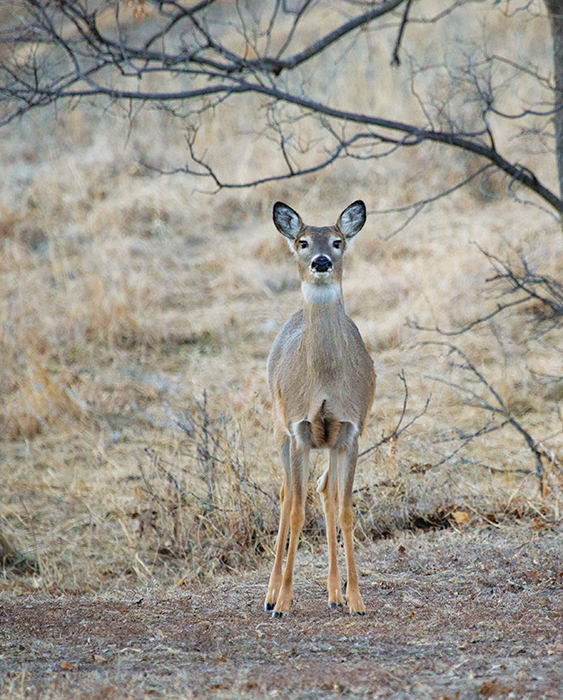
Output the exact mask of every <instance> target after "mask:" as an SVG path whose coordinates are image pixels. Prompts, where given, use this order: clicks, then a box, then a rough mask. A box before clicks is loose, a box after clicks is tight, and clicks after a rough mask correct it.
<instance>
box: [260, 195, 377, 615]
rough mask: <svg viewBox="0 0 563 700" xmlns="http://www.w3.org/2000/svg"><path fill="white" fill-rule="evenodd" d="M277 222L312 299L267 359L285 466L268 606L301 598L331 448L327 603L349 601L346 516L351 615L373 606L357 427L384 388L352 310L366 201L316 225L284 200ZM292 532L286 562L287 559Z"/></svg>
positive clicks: (280, 611)
mask: <svg viewBox="0 0 563 700" xmlns="http://www.w3.org/2000/svg"><path fill="white" fill-rule="evenodd" d="M273 219H274V224H275V226H276V228H277V229H278V231H279V232H280V233H281V234H282V236H285V238H286V239H287V242H288V244H289V248H290V250H291V252H292V253H293V254H294V256H295V258H296V260H297V266H298V269H299V276H300V279H301V292H302V296H303V309H302V310H300V311H298V312H297V313H295V314H294V315H293V316H291V318H290V319H289V320H288V321H287V322H286V323H285V324H284V326H283V327H282V329H281V330H280V332H279V333H278V335H277V337H276V338H275V340H274V343H273V345H272V348H271V350H270V354H269V356H268V363H267V376H268V386H269V389H270V394H271V397H272V411H273V423H274V439H275V442H276V444H277V448H278V450H279V453H280V457H281V461H282V463H283V467H284V478H283V485H282V487H281V492H280V520H279V529H278V534H277V539H276V545H275V558H274V565H273V568H272V572H271V575H270V579H269V583H268V591H267V594H266V600H265V603H264V608H265V610H266V611H272V616H273V617H282V616H283V615H284V614H285V613H288V612H289V610H290V607H291V603H292V601H293V568H294V563H295V556H296V553H297V548H298V544H299V537H300V533H301V530H302V528H303V525H304V522H305V501H306V496H307V488H308V477H309V453H310V451H311V450H312V449H320V450H322V449H328V450H329V460H328V468H327V469H326V471H325V472H324V473H323V475H322V476H321V477H320V478H319V479H318V486H317V491H318V492H319V493H320V494H322V496H323V507H324V513H325V521H326V534H327V544H328V562H329V568H328V579H327V588H328V604H329V608H330V609H334V608H336V607H343V606H344V597H343V594H342V585H341V581H340V573H339V570H338V561H337V518H338V522H339V525H340V530H341V533H342V539H343V542H344V552H345V559H346V569H347V585H346V602H347V604H348V608H349V612H350V614H351V615H364V614H365V610H366V609H365V605H364V602H363V599H362V596H361V594H360V590H359V586H358V576H357V571H356V565H355V561H354V543H353V511H352V491H353V484H354V474H355V471H356V461H357V458H358V437H359V436H360V435H361V433H362V430H363V428H364V424H365V421H366V416H367V414H368V411H369V410H370V409H371V405H372V403H373V398H374V394H375V381H376V376H375V371H374V365H373V361H372V359H371V357H370V355H369V353H368V351H367V350H366V347H365V345H364V342H363V340H362V337H361V335H360V332H359V330H358V328H357V327H356V324H355V323H354V322H353V321H352V319H351V318H350V317H349V316H347V314H346V312H345V311H344V300H343V295H342V258H343V256H344V254H345V252H346V250H347V249H348V248H349V247H350V244H351V241H352V239H353V238H354V236H356V234H358V233H359V232H360V230H361V229H362V228H363V226H364V224H365V221H366V207H365V204H364V203H363V202H362V201H361V200H358V201H355V202H353V203H352V204H350V206H349V207H347V208H346V209H345V210H344V211H343V212H342V214H341V215H340V217H339V218H338V221H337V223H336V225H335V226H320V227H317V226H307V225H305V224H304V223H303V221H302V220H301V217H300V216H299V214H298V213H297V212H296V211H294V210H293V209H292V208H291V207H289V206H288V205H287V204H284V203H283V202H276V204H275V205H274V208H273ZM288 534H289V546H288V547H287V559H286V564H285V569H284V568H283V560H284V555H285V550H286V546H287V539H288Z"/></svg>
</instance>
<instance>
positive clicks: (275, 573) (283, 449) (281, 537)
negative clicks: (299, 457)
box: [264, 438, 292, 610]
mask: <svg viewBox="0 0 563 700" xmlns="http://www.w3.org/2000/svg"><path fill="white" fill-rule="evenodd" d="M280 455H281V458H282V462H283V466H284V472H285V473H284V477H283V486H282V487H281V493H280V525H279V529H278V537H277V539H276V558H275V560H274V566H273V568H272V573H271V575H270V581H269V583H268V593H267V594H266V600H265V601H264V609H265V610H273V609H274V606H275V604H276V601H277V599H278V595H279V592H280V590H281V584H282V575H283V556H284V554H285V548H286V545H287V535H288V532H289V518H290V514H291V504H292V498H291V495H292V488H291V463H290V457H289V438H287V439H286V440H284V441H283V442H282V443H281V445H280Z"/></svg>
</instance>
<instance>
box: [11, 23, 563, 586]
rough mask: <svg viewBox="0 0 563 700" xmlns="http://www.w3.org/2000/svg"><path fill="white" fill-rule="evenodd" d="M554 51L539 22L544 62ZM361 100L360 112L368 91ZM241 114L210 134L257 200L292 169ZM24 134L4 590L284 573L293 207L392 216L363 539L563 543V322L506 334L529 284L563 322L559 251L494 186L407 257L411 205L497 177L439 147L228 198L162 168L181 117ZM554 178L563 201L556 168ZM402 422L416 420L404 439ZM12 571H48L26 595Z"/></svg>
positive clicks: (355, 306)
mask: <svg viewBox="0 0 563 700" xmlns="http://www.w3.org/2000/svg"><path fill="white" fill-rule="evenodd" d="M546 37H547V25H546V24H545V23H544V24H541V22H540V21H539V19H538V21H536V22H534V29H533V31H530V35H526V36H525V37H523V39H522V40H523V42H524V43H523V50H524V49H525V48H526V46H527V47H528V48H527V50H528V52H529V53H530V52H532V51H533V50H534V47H537V46H541V47H543V46H545V44H546V41H547V39H546ZM525 42H527V44H526V43H525ZM362 46H363V44H362V45H360V44H358V46H357V47H355V49H354V50H356V51H358V52H360V53H361V51H362V50H364V49H365V47H364V48H362ZM366 50H367V49H366ZM381 50H382V49H381V47H379V48H378V51H381ZM360 53H359V54H358V55H360ZM545 58H546V57H545V56H543V54H542V56H539V57H538V61H544V60H545ZM382 70H383V69H382ZM542 70H543V69H542ZM546 72H547V68H546ZM338 79H339V81H340V82H339V85H340V86H341V92H342V97H343V99H344V98H346V97H348V98H350V99H351V98H352V97H353V95H351V93H350V86H351V85H353V83H354V80H353V76H350V75H340V76H339V77H338ZM393 79H394V78H393V74H392V73H391V72H387V71H385V72H384V74H382V81H383V85H384V87H385V85H387V88H385V89H384V88H382V94H381V97H380V99H381V100H382V101H384V102H386V103H388V104H389V105H390V106H392V108H393V110H396V112H397V113H400V112H401V110H404V109H406V108H407V107H408V106H409V105H410V102H409V100H410V98H408V99H407V98H405V100H406V102H405V103H404V104H403V103H402V102H401V99H398V98H397V95H398V94H399V93H398V92H397V90H396V89H395V88H396V86H394V85H393ZM326 80H327V81H328V80H329V78H328V77H326ZM347 90H348V92H347ZM358 99H360V100H368V99H371V97H370V96H369V95H367V94H366V95H360V96H358ZM245 104H246V103H245ZM252 105H253V103H252V102H250V103H247V104H246V107H247V109H251V108H252ZM218 109H219V108H218ZM221 114H222V121H221V120H219V121H217V122H214V123H211V122H209V123H205V124H203V125H202V128H203V132H204V133H205V134H206V138H207V141H208V145H209V147H210V148H214V147H215V146H216V145H218V144H219V145H221V148H223V149H224V144H225V143H228V144H229V148H230V149H231V150H229V154H228V156H229V159H230V160H229V162H234V163H235V165H234V166H233V173H232V176H233V179H237V180H241V179H244V178H245V177H246V176H248V177H250V176H251V175H252V174H253V173H255V171H256V169H257V168H258V169H259V168H260V167H261V165H263V164H264V161H265V160H266V159H267V158H268V154H267V153H266V152H264V153H262V152H261V151H260V149H259V147H258V146H257V145H256V143H254V142H252V143H251V145H250V146H249V145H248V138H249V136H248V133H247V131H248V130H247V124H246V121H245V119H244V116H241V115H240V114H239V115H238V116H237V114H236V113H234V112H228V113H227V112H225V113H223V112H222V113H221ZM241 114H243V115H244V110H243V112H242V113H241ZM2 133H3V138H2V140H1V142H0V154H1V157H2V163H3V174H4V177H3V179H2V182H1V183H0V275H1V276H2V286H1V287H0V359H1V362H0V396H1V398H2V400H1V402H0V475H1V477H2V478H1V479H0V532H2V534H3V536H5V537H6V539H7V540H8V541H9V542H10V547H11V549H7V548H6V547H3V554H2V558H3V574H4V575H3V578H2V579H1V581H0V586H1V587H2V590H3V591H5V592H22V591H30V590H31V591H37V590H39V591H51V592H54V593H57V592H61V591H74V592H81V593H94V592H95V593H99V592H100V591H107V590H108V589H109V590H116V589H120V588H122V587H130V586H132V585H139V586H147V585H153V584H154V583H155V582H156V583H165V584H170V583H173V582H175V581H177V580H180V581H183V582H185V583H186V584H188V583H191V582H193V581H195V580H199V579H202V578H205V577H208V576H213V575H215V574H216V573H218V572H229V573H240V571H241V570H246V569H248V568H253V567H255V566H258V565H259V563H260V561H261V560H263V559H264V558H265V559H270V558H271V554H272V552H271V550H272V546H273V538H274V533H275V527H276V525H275V524H276V521H277V507H278V506H277V503H278V498H277V490H278V488H279V484H280V481H281V480H280V474H279V462H278V458H277V455H275V452H274V446H273V440H272V437H271V422H270V409H271V406H270V399H269V397H268V394H267V390H266V384H265V362H266V357H267V353H268V349H269V347H270V345H271V342H272V340H273V338H274V337H275V334H276V332H277V330H278V329H279V328H280V326H281V324H282V323H283V322H284V321H285V320H286V319H287V318H288V317H289V315H290V314H291V313H293V312H294V311H295V310H296V308H298V306H299V304H300V292H299V288H298V284H297V279H296V274H295V270H294V267H293V264H292V262H291V261H290V260H289V256H288V254H287V250H286V247H285V245H284V243H283V241H281V240H280V236H278V235H277V234H276V232H275V231H274V229H273V225H272V223H271V205H272V202H273V201H275V200H276V199H283V200H285V201H287V202H288V203H290V204H295V205H296V206H298V207H299V209H300V210H301V211H303V212H304V216H306V219H307V220H310V221H320V222H325V221H326V220H327V217H328V220H332V219H333V218H334V216H335V215H336V214H337V213H338V211H340V210H341V208H342V206H344V204H346V203H347V202H348V201H350V200H351V199H353V198H356V197H358V198H359V197H362V198H363V199H364V200H365V201H366V202H367V204H368V210H369V212H370V213H369V216H368V223H367V225H366V229H365V231H364V233H363V235H362V239H361V240H360V241H358V243H357V244H356V246H355V248H354V249H353V250H352V251H351V253H350V257H349V259H348V261H347V265H346V268H345V272H344V286H345V298H346V304H347V311H348V313H349V314H350V315H351V316H352V317H353V318H354V320H355V322H356V323H357V325H358V326H359V328H360V330H361V332H362V335H363V337H364V339H365V341H366V344H367V346H368V349H369V351H370V352H371V354H372V357H373V358H374V361H375V365H376V372H377V375H378V387H377V393H376V401H375V405H374V410H373V413H372V418H371V422H370V423H369V425H368V426H367V428H366V431H365V433H364V436H363V445H362V449H363V450H364V451H365V454H364V456H363V457H362V459H361V461H360V464H359V469H358V478H357V482H356V493H355V500H356V510H357V518H356V522H357V530H356V535H357V537H358V538H359V539H361V540H363V541H366V542H367V541H371V540H374V539H377V538H380V537H388V536H393V535H394V534H395V533H397V532H401V531H410V530H414V531H418V530H424V529H426V528H434V527H436V528H443V527H450V526H451V527H452V528H460V527H471V526H472V525H475V524H477V523H485V524H487V526H488V527H492V528H495V527H497V526H500V525H503V524H504V523H508V522H516V521H520V520H522V519H524V520H526V521H529V522H531V523H536V525H537V526H538V527H544V526H545V527H548V526H551V525H552V524H553V523H558V522H559V521H560V519H561V515H562V514H561V489H562V474H561V462H562V459H563V453H562V449H563V447H562V445H563V443H562V417H561V399H562V396H563V378H562V376H561V374H562V373H561V364H562V362H561V358H562V351H561V343H560V332H561V327H560V324H558V323H557V320H558V319H559V318H560V315H559V316H558V315H557V313H556V311H557V309H555V311H554V310H553V309H551V312H550V311H549V308H547V307H549V303H547V306H546V302H545V299H544V300H542V299H541V298H537V296H536V297H533V296H532V297H530V298H528V299H526V300H525V301H524V302H523V303H521V304H519V305H517V306H516V305H515V306H513V307H509V306H507V308H506V310H505V311H504V312H503V313H496V312H495V310H497V308H498V305H499V303H500V304H506V303H507V302H510V300H512V299H514V298H515V297H514V294H515V293H517V292H521V291H522V285H523V284H529V283H530V282H532V283H533V284H535V287H534V286H533V285H532V286H533V288H534V289H535V290H536V291H537V292H538V293H539V292H541V293H544V296H545V292H546V290H547V296H546V298H549V300H550V301H552V302H554V303H560V287H557V286H551V287H546V286H545V284H544V282H542V280H544V281H545V280H548V281H550V280H551V281H553V280H555V281H557V280H559V283H560V281H561V269H562V265H561V262H562V260H563V239H562V237H561V231H560V228H559V227H558V226H557V224H556V223H555V222H554V221H553V219H552V218H551V217H550V216H549V215H548V214H546V213H545V212H543V211H540V210H537V209H535V208H531V207H525V206H518V205H517V204H515V202H514V201H513V200H512V199H511V198H510V196H509V195H508V194H507V193H506V192H505V189H504V185H505V184H506V183H505V182H504V181H503V180H502V178H501V177H498V176H492V175H491V177H489V178H488V179H487V181H486V182H483V181H478V180H475V181H472V183H471V184H470V185H469V186H468V187H467V188H466V189H464V190H456V191H455V192H454V193H453V194H452V195H451V196H450V197H449V198H445V199H440V200H438V201H436V202H435V203H434V204H432V206H428V207H426V208H424V210H423V211H422V213H421V214H420V215H419V216H418V217H417V218H416V219H415V220H414V221H413V222H412V223H411V225H410V226H409V227H408V228H406V229H404V230H401V232H400V233H396V235H393V234H394V233H395V232H396V231H398V230H399V229H401V227H402V226H403V224H404V222H405V214H404V212H402V211H401V207H402V206H403V205H404V204H405V203H412V202H415V201H418V200H421V199H424V198H427V197H428V195H429V192H430V191H435V190H438V189H440V188H443V187H450V188H455V186H456V184H457V183H459V181H460V179H463V178H465V177H467V175H468V174H469V173H470V172H472V171H473V170H474V169H475V168H474V166H475V161H474V158H473V157H471V158H469V157H466V156H464V155H463V154H459V153H456V154H453V153H448V154H446V153H445V152H444V151H442V150H439V149H438V148H437V147H436V146H433V145H431V144H426V145H423V146H420V147H418V148H417V149H413V150H409V151H408V153H397V154H396V155H395V156H394V157H393V158H392V159H391V158H389V159H384V160H374V161H372V162H370V163H367V164H366V163H362V162H354V161H346V162H342V163H338V168H335V169H334V170H332V171H327V172H325V173H324V174H323V176H322V177H320V176H310V177H308V178H303V179H301V180H300V181H299V182H293V181H288V182H284V183H280V184H278V185H275V184H273V185H272V184H270V185H267V186H264V187H262V188H259V189H254V190H247V191H240V192H238V191H237V193H236V195H235V194H233V193H232V192H220V193H219V194H217V195H215V196H213V197H209V196H207V195H205V194H203V193H202V192H201V187H202V182H201V181H200V180H198V179H197V178H193V177H191V176H187V175H186V176H176V177H165V176H162V177H159V176H157V174H156V173H155V172H154V171H153V170H150V169H149V168H147V167H146V166H145V165H144V163H146V162H148V161H150V162H152V163H160V162H165V161H166V162H171V161H174V160H175V159H176V161H177V160H178V158H179V156H178V154H181V153H184V150H183V149H184V147H185V134H184V133H183V132H182V131H179V130H178V126H177V124H176V123H175V121H174V120H173V119H172V118H171V117H170V115H168V114H166V113H165V112H164V111H156V110H153V111H141V112H139V113H135V114H132V113H130V112H126V111H122V109H121V108H120V107H119V106H118V105H114V104H112V105H107V104H104V105H101V104H100V103H92V104H87V103H85V102H84V103H81V104H78V105H75V106H74V108H73V109H72V110H69V111H57V110H54V109H50V108H49V109H46V110H44V111H36V112H34V113H33V114H29V115H27V116H25V117H23V118H22V119H21V120H20V121H19V122H18V123H15V122H14V123H12V124H10V125H9V126H7V127H6V128H5V129H4V130H3V132H2ZM239 137H240V138H239ZM243 137H244V138H243ZM506 138H507V139H508V138H509V135H508V134H507V135H506ZM250 139H251V140H252V136H251V137H250ZM164 156H166V158H164ZM224 157H225V164H226V163H227V156H226V155H225V156H224ZM534 159H535V160H534V162H535V164H537V167H538V169H539V171H541V172H542V173H543V172H545V173H547V175H546V180H550V178H551V179H553V178H552V175H553V173H551V170H550V168H551V167H554V166H553V162H552V158H551V154H549V153H544V152H543V151H542V152H538V153H535V154H534ZM534 167H535V166H534ZM337 202H340V203H339V204H338V203H337ZM382 210H385V211H387V213H386V214H378V213H377V212H380V211H382ZM305 212H307V213H306V214H305ZM474 243H476V244H477V245H474ZM482 251H485V253H486V254H485V255H483V252H482ZM505 263H509V264H510V267H509V270H512V272H513V273H514V275H513V276H512V278H511V277H510V275H509V274H508V272H507V269H506V268H505V267H503V265H504V264H505ZM495 265H496V267H495ZM491 277H492V281H489V282H488V281H487V280H491ZM534 280H535V282H534ZM538 280H539V281H540V283H539V286H538V284H537V281H538ZM511 284H512V287H510V285H511ZM515 284H516V287H515V286H514V285H515ZM518 285H520V286H518ZM550 295H551V296H550ZM550 313H551V315H550ZM483 317H488V318H487V321H486V322H481V323H477V324H475V323H474V321H475V320H476V319H482V318H483ZM538 324H539V325H538ZM540 326H541V328H540ZM464 327H469V328H468V330H467V332H465V333H464V334H463V335H460V336H456V339H455V343H456V347H459V349H460V351H462V352H463V353H464V356H465V357H466V358H467V359H468V360H469V361H470V364H468V363H467V362H464V361H461V360H460V357H461V356H460V355H459V354H458V355H457V356H456V357H454V355H456V353H455V352H454V353H453V354H452V352H448V349H447V348H446V347H445V346H444V345H443V340H444V337H443V335H439V334H437V330H439V331H442V333H446V334H447V333H450V332H452V333H457V332H458V331H459V330H460V329H462V328H464ZM436 341H438V343H442V344H441V345H439V344H436ZM450 350H451V347H450ZM471 368H473V370H475V371H473V370H472V369H471ZM476 372H477V373H476ZM479 376H481V377H483V378H484V379H485V381H486V383H485V384H484V383H483V382H481V381H480V380H479ZM401 377H403V379H401ZM405 377H406V381H407V383H408V391H409V398H408V402H407V404H406V406H405V403H404V397H405V393H404V389H405V386H404V381H405V380H404V378H405ZM487 384H488V387H491V388H493V389H494V391H495V392H496V393H497V395H498V397H499V398H500V399H501V402H500V403H499V402H498V401H497V402H492V403H491V392H490V391H489V388H487ZM486 399H487V400H488V401H489V404H488V405H489V408H487V406H486V405H484V404H483V402H484V401H485V403H486ZM491 407H493V408H494V409H499V411H496V410H491ZM509 416H510V417H511V419H512V420H513V423H511V424H510V425H507V423H506V421H507V419H508V417H509ZM401 417H403V419H404V420H403V423H402V425H403V426H405V425H407V424H409V423H410V422H411V421H414V422H412V424H411V425H409V428H408V430H404V431H402V432H400V433H398V432H397V429H396V426H397V425H399V421H400V419H401ZM415 418H416V420H414V419H415ZM516 424H517V425H519V426H521V428H522V429H523V431H524V432H522V431H520V432H519V431H518V429H516V428H515V425H516ZM525 434H526V435H528V436H529V437H530V440H531V442H530V440H526V438H525ZM375 445H377V447H374V446H375ZM371 448H373V449H371ZM538 459H539V460H540V462H541V464H542V470H543V471H542V477H541V479H540V481H541V488H538V474H537V460H538ZM314 468H315V469H317V471H318V470H319V469H320V466H319V465H314ZM308 506H309V507H308V513H309V515H308V518H309V519H308V522H307V525H306V529H305V540H304V545H303V546H304V548H305V549H306V550H307V551H315V552H317V551H318V548H319V547H320V546H321V544H322V542H323V521H322V516H321V511H320V504H319V502H318V498H317V496H316V495H315V494H314V493H313V492H312V491H311V494H310V498H309V502H308ZM6 552H7V554H6ZM14 552H18V553H19V554H18V556H20V555H21V556H24V557H27V559H29V560H30V561H34V562H37V566H38V567H39V572H38V571H37V570H34V571H33V572H31V573H32V574H33V575H26V576H22V575H20V574H21V573H22V572H21V570H18V569H17V566H16V562H17V561H19V559H18V558H17V557H16V558H14V556H13V553H14ZM27 573H30V572H27ZM258 597H260V596H258Z"/></svg>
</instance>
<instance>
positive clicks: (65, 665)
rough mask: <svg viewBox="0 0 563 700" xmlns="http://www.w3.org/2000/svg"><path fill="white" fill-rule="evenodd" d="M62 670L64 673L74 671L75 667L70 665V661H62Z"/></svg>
mask: <svg viewBox="0 0 563 700" xmlns="http://www.w3.org/2000/svg"><path fill="white" fill-rule="evenodd" d="M61 668H62V669H63V671H74V666H73V665H72V664H69V663H68V661H62V662H61Z"/></svg>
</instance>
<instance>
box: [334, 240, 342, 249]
mask: <svg viewBox="0 0 563 700" xmlns="http://www.w3.org/2000/svg"><path fill="white" fill-rule="evenodd" d="M341 245H342V241H341V240H339V239H338V238H337V239H336V240H335V241H333V242H332V247H333V248H337V249H338V248H340V246H341Z"/></svg>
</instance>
